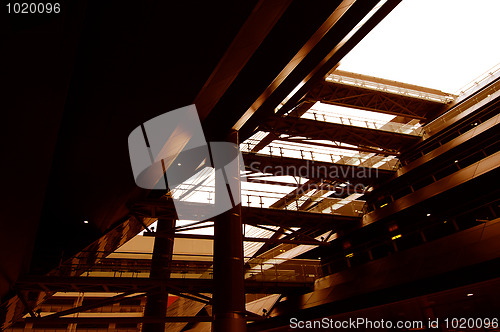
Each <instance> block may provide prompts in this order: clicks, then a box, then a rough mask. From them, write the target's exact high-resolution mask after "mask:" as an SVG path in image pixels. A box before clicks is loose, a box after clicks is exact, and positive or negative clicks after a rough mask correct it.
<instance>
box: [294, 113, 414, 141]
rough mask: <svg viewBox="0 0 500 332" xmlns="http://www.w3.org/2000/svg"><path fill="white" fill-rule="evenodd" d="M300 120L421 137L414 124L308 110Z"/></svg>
mask: <svg viewBox="0 0 500 332" xmlns="http://www.w3.org/2000/svg"><path fill="white" fill-rule="evenodd" d="M302 118H305V119H311V120H315V121H323V122H330V123H338V124H343V125H348V126H354V127H361V128H368V129H376V130H382V131H389V132H392V133H400V134H407V135H413V136H421V135H422V128H421V127H419V126H417V125H416V124H415V125H411V124H404V123H397V122H384V121H376V120H373V119H363V118H356V117H343V116H340V115H337V114H332V113H327V112H321V111H318V110H309V111H307V112H306V113H304V115H302Z"/></svg>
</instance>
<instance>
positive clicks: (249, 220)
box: [130, 199, 361, 228]
mask: <svg viewBox="0 0 500 332" xmlns="http://www.w3.org/2000/svg"><path fill="white" fill-rule="evenodd" d="M244 203H245V202H243V204H244ZM193 204H196V203H193ZM130 208H131V210H132V211H134V212H135V213H137V214H139V215H142V216H145V217H153V214H155V217H156V218H158V217H162V218H163V217H167V216H172V215H175V208H174V205H173V203H172V201H169V200H166V199H148V200H142V201H140V202H136V203H134V204H132V205H131V206H130ZM242 217H243V223H244V224H247V225H264V226H266V225H268V226H284V227H312V228H318V227H320V226H321V225H329V227H334V226H337V225H338V226H340V225H343V224H344V223H347V224H352V223H356V222H359V221H360V220H361V218H358V217H350V216H342V215H331V214H326V213H311V212H304V211H291V210H278V209H265V208H255V207H245V206H243V207H242Z"/></svg>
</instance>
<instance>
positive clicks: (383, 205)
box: [380, 203, 389, 208]
mask: <svg viewBox="0 0 500 332" xmlns="http://www.w3.org/2000/svg"><path fill="white" fill-rule="evenodd" d="M388 204H389V203H385V204H382V205H380V207H381V208H383V207H385V206H387V205H388Z"/></svg>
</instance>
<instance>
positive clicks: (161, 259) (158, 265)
mask: <svg viewBox="0 0 500 332" xmlns="http://www.w3.org/2000/svg"><path fill="white" fill-rule="evenodd" d="M157 225H158V226H157V230H158V232H172V231H173V229H174V227H175V219H173V218H170V219H163V218H161V219H158V223H157ZM173 250H174V239H173V238H164V237H163V238H162V237H157V238H155V243H154V247H153V257H152V260H151V272H150V274H149V275H150V278H162V279H165V280H168V279H169V278H170V268H169V266H170V262H171V260H172V253H173ZM167 303H168V292H167V290H166V289H164V288H162V289H161V290H160V292H150V293H148V294H147V301H146V307H145V309H144V317H163V316H165V315H166V313H167ZM142 330H143V331H144V332H163V331H164V330H165V323H164V322H155V323H150V322H145V323H144V325H143V327H142Z"/></svg>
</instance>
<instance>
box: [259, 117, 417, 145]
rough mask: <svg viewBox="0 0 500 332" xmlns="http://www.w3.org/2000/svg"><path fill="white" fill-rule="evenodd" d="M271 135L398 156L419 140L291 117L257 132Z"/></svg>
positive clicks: (270, 122) (274, 119)
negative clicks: (372, 149)
mask: <svg viewBox="0 0 500 332" xmlns="http://www.w3.org/2000/svg"><path fill="white" fill-rule="evenodd" d="M259 129H260V130H263V131H272V132H274V133H275V134H286V135H290V136H299V137H304V136H305V137H307V138H310V139H317V140H327V141H336V142H342V143H347V144H353V145H357V146H361V147H372V148H373V147H376V148H381V149H384V150H385V151H387V152H399V151H401V150H403V149H404V148H407V147H409V146H410V145H412V144H415V143H416V142H418V141H419V140H420V139H421V138H420V137H419V136H414V135H407V134H400V133H395V132H390V131H384V130H377V129H370V128H362V127H355V126H348V125H341V124H337V123H331V122H324V121H315V120H309V119H303V118H296V117H291V116H286V117H279V116H272V117H270V118H269V119H268V120H267V121H265V122H263V123H262V125H261V127H260V128H259Z"/></svg>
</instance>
